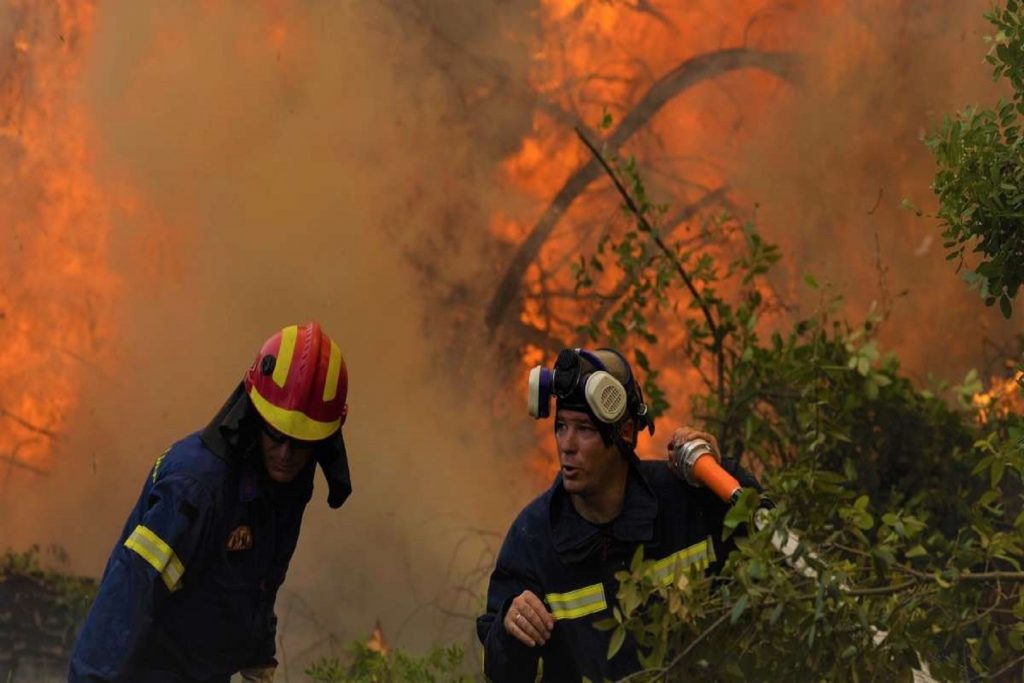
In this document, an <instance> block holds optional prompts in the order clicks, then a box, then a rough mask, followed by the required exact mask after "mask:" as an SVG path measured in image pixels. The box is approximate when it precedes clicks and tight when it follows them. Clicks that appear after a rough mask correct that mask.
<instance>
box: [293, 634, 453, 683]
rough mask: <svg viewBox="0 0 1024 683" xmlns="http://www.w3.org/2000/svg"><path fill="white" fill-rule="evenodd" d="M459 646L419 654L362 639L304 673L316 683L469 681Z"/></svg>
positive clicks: (433, 682) (443, 682) (438, 648)
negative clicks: (341, 655) (375, 645)
mask: <svg viewBox="0 0 1024 683" xmlns="http://www.w3.org/2000/svg"><path fill="white" fill-rule="evenodd" d="M463 668H464V667H463V652H462V648H460V647H458V646H456V645H449V646H447V647H436V648H434V649H432V650H430V652H428V653H427V654H426V655H424V656H422V657H416V656H413V655H409V654H407V653H405V652H402V651H401V650H389V651H388V652H387V653H382V652H380V651H378V650H376V649H372V648H370V647H369V646H368V645H367V644H365V643H362V642H354V643H352V644H351V645H350V646H349V648H348V650H347V653H346V656H345V657H344V658H343V659H339V658H337V657H329V658H326V659H322V660H320V661H318V662H316V663H315V664H314V665H313V666H312V667H310V668H309V669H307V670H306V675H307V676H309V677H310V679H312V680H313V681H316V682H317V683H453V682H454V683H463V682H465V683H469V682H470V681H472V680H473V679H472V678H471V677H470V676H468V675H466V674H464V673H460V672H462V671H463Z"/></svg>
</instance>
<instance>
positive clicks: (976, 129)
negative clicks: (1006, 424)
mask: <svg viewBox="0 0 1024 683" xmlns="http://www.w3.org/2000/svg"><path fill="white" fill-rule="evenodd" d="M985 16H986V18H988V19H989V21H991V22H992V24H993V25H994V26H995V27H996V29H997V32H996V34H995V35H994V36H992V37H990V38H989V40H990V42H991V45H992V47H991V49H990V51H989V53H988V55H987V56H986V60H987V61H988V62H989V64H991V65H992V66H993V76H994V77H995V78H996V79H997V80H998V79H1006V81H1008V83H1009V85H1010V87H1011V88H1012V97H1011V99H1010V100H1009V101H1000V102H999V103H998V105H997V106H996V107H995V108H994V109H979V108H975V107H968V108H967V109H965V110H964V111H962V112H960V113H959V114H958V115H957V116H955V117H954V118H952V119H950V118H946V119H945V121H944V122H943V124H942V126H941V128H940V129H939V130H938V131H936V132H934V133H933V134H931V135H930V136H929V137H928V139H927V144H928V146H929V148H931V150H932V152H933V153H934V155H935V159H936V161H937V163H938V167H939V168H938V172H937V174H936V176H935V182H934V183H933V185H932V188H933V190H934V191H935V194H936V195H937V196H938V199H939V211H938V217H939V218H940V220H941V221H942V223H943V232H942V236H943V239H944V240H945V243H944V246H945V247H946V249H948V250H949V255H948V258H949V259H951V260H954V259H955V260H957V261H958V263H959V264H960V266H963V265H964V264H965V263H966V257H965V251H966V250H967V248H968V247H971V250H972V252H973V253H975V254H978V255H979V256H980V261H979V263H978V264H977V267H975V268H974V270H973V271H968V272H967V273H966V274H965V278H966V279H967V281H968V282H969V283H971V284H972V286H974V287H977V288H978V289H979V291H980V293H981V295H982V296H983V297H984V298H985V302H986V304H988V305H992V304H994V303H995V302H996V301H997V300H998V301H999V306H1000V309H1001V310H1002V313H1003V315H1004V316H1006V317H1007V318H1009V317H1010V315H1011V312H1012V300H1013V298H1014V297H1015V296H1016V294H1017V291H1018V290H1019V288H1020V285H1021V282H1022V281H1024V230H1022V229H1021V221H1022V219H1024V139H1022V135H1021V127H1020V123H1021V115H1024V7H1022V6H1021V4H1020V3H1019V2H1018V1H1017V0H1009V1H1008V2H1007V3H1006V6H1005V7H1000V8H996V9H995V10H993V11H992V12H991V13H989V14H986V15H985Z"/></svg>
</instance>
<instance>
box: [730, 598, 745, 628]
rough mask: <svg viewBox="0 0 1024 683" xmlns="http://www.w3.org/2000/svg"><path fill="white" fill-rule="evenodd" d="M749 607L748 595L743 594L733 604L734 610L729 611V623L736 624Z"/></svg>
mask: <svg viewBox="0 0 1024 683" xmlns="http://www.w3.org/2000/svg"><path fill="white" fill-rule="evenodd" d="M746 608H747V596H746V595H742V596H740V599H739V600H737V601H736V604H735V605H733V606H732V611H731V612H730V613H729V623H730V624H735V623H736V622H737V621H739V618H740V616H741V615H742V614H743V610H745V609H746Z"/></svg>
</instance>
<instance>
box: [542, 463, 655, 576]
mask: <svg viewBox="0 0 1024 683" xmlns="http://www.w3.org/2000/svg"><path fill="white" fill-rule="evenodd" d="M638 463H639V459H638V458H637V457H636V455H635V454H631V455H630V456H629V472H628V474H627V475H626V477H627V478H626V493H625V496H624V497H623V501H622V511H621V512H620V513H619V516H618V517H616V518H615V519H614V520H612V522H611V523H610V524H609V525H608V526H607V527H604V526H602V527H598V526H597V525H595V524H592V523H590V522H588V521H587V520H585V519H583V517H582V516H581V515H580V513H578V512H577V511H576V508H575V507H573V504H572V499H571V498H570V496H569V494H568V493H566V491H565V488H564V487H563V486H562V474H561V473H559V474H558V476H556V477H555V483H554V484H553V485H552V487H551V502H550V505H549V508H548V519H549V522H550V525H551V538H552V541H553V543H554V546H555V552H557V553H558V556H559V558H560V559H562V560H563V561H565V562H579V561H581V560H583V559H585V558H587V557H589V556H590V554H591V553H592V552H593V551H594V550H595V549H596V548H597V547H598V546H599V545H600V541H601V539H600V537H601V535H602V534H604V535H606V536H610V537H611V538H612V539H613V540H615V541H620V542H623V543H627V544H635V543H645V542H649V541H651V540H652V539H653V538H654V522H655V519H656V518H657V516H658V498H657V496H656V495H655V494H654V490H653V489H652V488H651V485H650V483H649V482H648V481H647V479H646V478H644V475H643V473H642V472H641V471H640V467H639V464H638Z"/></svg>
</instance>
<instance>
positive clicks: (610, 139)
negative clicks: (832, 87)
mask: <svg viewBox="0 0 1024 683" xmlns="http://www.w3.org/2000/svg"><path fill="white" fill-rule="evenodd" d="M833 4H835V3H820V2H816V3H810V2H797V3H792V2H773V1H772V0H750V1H747V2H743V3H731V4H730V5H729V8H728V10H725V9H723V7H722V5H721V3H717V2H711V1H703V2H689V3H675V4H672V3H661V4H658V5H657V6H655V5H654V4H652V3H647V2H643V1H642V0H641V1H638V2H624V3H592V2H582V1H580V0H544V1H543V2H542V3H541V10H540V24H541V27H542V30H541V33H540V37H539V38H538V40H537V42H536V44H535V45H534V47H533V51H532V54H533V68H532V71H531V76H530V81H531V87H532V89H533V90H534V92H535V93H536V94H537V95H538V98H539V101H540V105H539V106H538V107H537V108H536V109H535V112H534V115H533V126H532V131H531V133H530V134H529V135H528V136H527V137H526V138H525V139H523V140H522V143H521V145H520V147H519V150H518V151H517V153H515V154H514V155H512V156H511V157H509V158H507V159H506V160H505V161H504V163H503V164H502V167H501V169H500V174H501V177H502V180H503V183H504V184H505V185H506V186H508V187H510V188H512V189H514V190H515V191H517V192H518V193H520V194H521V195H524V196H526V197H528V198H531V199H532V200H533V205H534V206H535V207H536V208H535V210H534V211H533V212H532V214H531V215H527V216H507V215H497V216H495V217H494V218H493V219H492V223H491V233H492V235H493V236H494V237H495V238H496V239H498V240H502V241H505V242H507V243H509V244H512V245H515V246H514V250H515V251H516V259H514V262H513V266H511V267H510V271H509V272H508V273H506V278H507V279H508V283H507V284H509V285H518V286H519V290H518V291H521V292H523V296H522V299H521V300H519V301H520V304H519V308H518V310H517V311H516V312H515V313H513V312H512V311H509V313H508V314H506V313H504V312H503V310H502V309H501V306H502V305H503V303H504V302H505V300H506V299H511V298H513V297H510V296H508V294H507V292H506V294H505V295H504V296H503V295H502V294H501V290H500V289H499V293H498V294H497V295H496V296H495V299H494V301H493V302H492V306H491V309H490V311H489V313H488V317H489V324H491V325H492V326H497V325H499V324H501V319H502V317H504V318H505V319H516V320H517V321H518V322H519V323H520V324H521V325H522V326H523V328H525V329H526V330H528V331H529V332H528V334H527V335H526V336H528V337H530V338H532V339H535V338H537V337H538V336H540V337H541V338H547V339H548V340H549V341H550V343H549V344H548V345H547V348H545V349H543V350H540V349H539V347H538V346H537V345H536V344H533V345H531V346H529V347H527V348H526V349H525V351H524V353H523V356H522V360H523V368H524V370H523V373H522V376H523V377H525V375H526V369H528V368H529V367H531V366H532V365H534V364H536V363H538V362H540V361H539V357H543V356H544V355H545V353H546V354H548V355H549V354H551V353H553V352H554V351H556V350H557V347H558V346H561V345H577V344H582V343H588V340H585V339H582V338H581V337H580V334H579V332H578V330H577V327H578V326H579V325H580V324H581V323H585V322H588V321H587V320H586V319H584V318H585V316H584V315H582V314H581V310H582V309H580V307H579V306H580V304H579V302H578V301H577V299H576V297H575V296H574V295H573V293H574V276H573V274H572V271H571V268H570V264H572V263H573V262H575V261H576V260H577V258H578V256H577V255H578V254H580V253H592V252H593V248H594V245H595V244H596V242H597V240H598V239H599V236H600V235H601V234H602V232H603V231H605V230H607V229H608V228H607V226H608V224H609V223H610V222H611V221H614V220H623V219H620V218H617V216H618V215H619V214H618V209H617V207H618V204H619V199H618V197H617V195H615V194H614V192H613V191H612V190H611V188H610V184H609V183H608V182H607V180H606V179H604V178H603V177H602V174H601V173H600V171H599V170H598V169H596V168H594V167H593V164H591V162H592V160H591V158H590V156H589V154H588V153H587V150H586V149H585V148H583V146H582V145H581V144H580V143H579V140H578V139H577V137H576V134H575V131H574V126H580V127H581V128H582V129H583V130H584V131H585V132H586V134H587V135H588V137H589V138H590V139H592V140H594V141H595V142H599V141H601V140H604V142H605V144H606V145H607V147H608V149H607V151H608V152H610V153H619V154H621V155H622V156H627V155H628V154H636V155H637V156H638V157H640V158H641V159H642V161H643V163H644V166H645V168H647V169H648V170H650V169H652V168H653V169H654V172H653V173H647V172H645V175H646V176H647V179H648V183H649V190H651V191H652V192H653V193H655V194H657V195H658V196H659V201H661V200H666V199H667V200H669V201H670V202H671V203H672V204H673V205H674V208H676V209H679V208H682V207H691V208H692V209H693V210H692V211H690V212H689V213H688V214H687V215H685V216H683V217H682V219H681V220H679V221H677V222H674V223H673V224H667V225H663V226H660V227H661V228H662V229H663V230H665V231H666V233H667V234H668V235H670V237H671V239H673V240H677V239H683V238H685V237H687V231H690V233H689V236H690V237H692V236H693V233H694V232H695V231H694V230H693V224H694V223H696V222H697V221H699V220H700V219H701V218H702V217H704V216H709V215H711V213H712V212H715V213H717V212H720V211H721V210H722V208H723V207H724V206H725V205H727V202H729V201H730V194H729V192H728V190H727V178H726V177H725V174H724V171H723V168H722V165H721V164H718V163H716V162H715V161H714V159H715V158H716V157H720V156H722V155H724V154H726V153H728V151H729V150H730V149H732V148H734V147H735V146H737V145H739V144H741V143H742V141H743V140H744V139H745V137H744V136H745V135H746V134H747V130H746V129H745V128H744V127H743V126H742V125H740V124H736V123H730V122H729V121H728V119H729V116H724V117H723V116H722V112H730V111H734V110H735V109H736V106H735V102H734V101H733V98H737V99H742V100H743V116H745V117H749V118H750V119H756V118H757V117H758V116H759V115H760V114H761V113H762V112H764V111H765V110H766V108H767V107H768V106H769V105H770V104H771V102H772V99H773V97H774V95H775V93H776V92H777V91H778V90H779V88H780V87H781V86H780V84H781V83H782V82H783V81H784V79H785V78H786V77H787V73H786V71H785V68H784V67H782V66H779V64H781V63H780V62H779V63H777V62H775V61H773V60H775V59H776V58H777V53H778V51H779V50H780V49H784V48H788V47H789V46H791V45H792V44H794V41H795V40H796V38H797V37H798V36H799V31H801V30H806V29H803V28H801V25H798V24H797V23H796V22H794V21H792V19H793V17H795V16H799V15H801V14H804V15H806V14H808V13H814V12H824V11H827V9H828V8H829V7H831V6H832V5H833ZM805 25H806V22H805ZM740 58H742V59H746V60H747V61H746V62H743V63H742V64H741V65H739V66H737V65H736V64H735V63H734V62H733V61H730V60H734V59H740ZM744 65H746V66H744ZM687 79H689V80H687ZM726 86H727V87H728V91H727V90H726ZM673 89H674V90H673ZM606 117H607V119H606ZM602 120H605V122H606V123H607V122H608V120H610V126H605V127H604V129H598V125H599V124H600V123H601V122H602ZM723 122H724V123H723ZM722 248H728V245H722ZM516 261H518V266H517V265H516ZM517 267H518V268H519V269H520V270H519V271H515V270H513V269H515V268H517ZM619 277H620V276H619V274H617V273H613V272H608V271H606V272H604V273H599V274H597V280H598V281H597V282H596V289H597V290H598V291H601V292H613V291H614V290H615V289H616V287H618V286H621V283H620V282H619V281H618V280H619ZM509 289H511V287H510V288H509ZM683 303H684V304H685V302H683ZM595 310H598V315H600V314H601V313H600V307H597V308H596V309H595ZM681 310H685V305H684V306H683V307H682V308H681ZM604 314H607V309H605V311H604ZM656 326H657V328H658V329H659V330H660V332H659V333H660V334H661V344H660V346H661V347H662V348H663V349H671V348H678V347H679V342H680V334H679V333H678V332H673V330H679V329H680V328H681V325H680V324H679V320H678V319H677V318H674V317H673V316H667V317H666V318H665V319H664V320H661V321H656ZM546 360H547V361H548V362H550V360H551V358H550V357H548V358H547V359H546ZM652 363H653V365H654V367H657V368H660V369H661V371H662V383H663V386H664V387H665V388H667V389H668V391H669V394H670V396H671V400H672V401H673V403H674V404H675V406H676V407H677V409H678V410H680V411H681V410H685V403H686V401H685V396H686V395H687V392H688V391H691V390H693V389H696V388H698V387H699V386H700V378H699V376H698V374H697V373H696V371H694V370H692V369H685V368H681V367H680V366H681V363H680V362H679V360H678V359H675V360H670V359H669V352H667V351H664V352H661V353H656V354H655V355H652ZM521 389H522V390H523V391H525V381H524V386H522V387H521ZM674 418H675V419H680V418H681V414H677V415H676V416H674ZM549 429H550V425H549V424H546V423H541V424H538V425H537V436H538V443H541V444H548V443H550V433H549ZM641 444H642V448H643V449H646V452H645V453H643V454H645V455H647V456H663V454H662V453H660V452H658V451H657V450H656V444H654V443H652V442H650V441H644V440H642V441H641ZM549 450H550V449H547V448H545V449H544V451H543V452H544V455H540V456H538V457H537V458H536V459H535V460H536V461H537V462H536V463H534V469H536V470H538V471H539V472H540V473H541V475H542V476H543V477H545V478H546V477H549V476H550V475H551V474H552V473H553V471H554V469H555V468H556V465H555V463H554V462H553V460H552V458H551V455H550V453H549Z"/></svg>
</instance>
